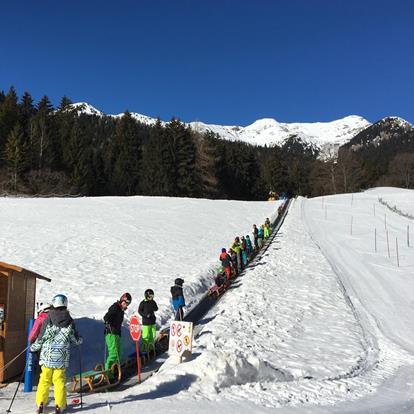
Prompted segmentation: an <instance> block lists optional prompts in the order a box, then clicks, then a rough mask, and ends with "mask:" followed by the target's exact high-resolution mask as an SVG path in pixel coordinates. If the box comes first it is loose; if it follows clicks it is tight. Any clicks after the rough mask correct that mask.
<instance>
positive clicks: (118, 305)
mask: <svg viewBox="0 0 414 414" xmlns="http://www.w3.org/2000/svg"><path fill="white" fill-rule="evenodd" d="M131 301H132V297H131V295H130V294H129V293H128V292H127V293H124V294H123V295H122V296H121V297H120V299H119V300H118V301H116V302H115V303H114V304H112V305H111V306H110V307H109V309H108V311H107V312H106V314H105V316H104V318H103V319H104V321H105V344H106V347H107V348H108V356H107V358H106V361H105V370H107V371H109V370H110V369H111V367H112V365H113V364H114V363H115V362H117V363H118V364H121V356H122V347H121V331H122V322H123V320H124V313H125V311H126V310H127V309H128V306H129V304H130V303H131ZM108 376H109V380H110V381H112V380H114V378H115V376H114V373H113V372H111V371H109V374H108Z"/></svg>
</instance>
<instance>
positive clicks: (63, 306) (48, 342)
mask: <svg viewBox="0 0 414 414" xmlns="http://www.w3.org/2000/svg"><path fill="white" fill-rule="evenodd" d="M52 306H53V308H52V309H50V311H49V315H48V316H47V318H46V320H45V322H44V324H43V328H42V330H41V332H40V334H39V336H38V337H37V339H36V341H35V342H34V343H33V344H32V345H31V347H30V351H31V352H37V351H39V350H40V361H39V364H40V366H41V367H42V373H41V374H40V379H39V384H38V386H37V392H36V405H37V407H38V408H37V413H39V414H40V413H43V412H44V407H45V406H46V404H47V400H48V399H49V388H50V386H51V385H52V384H53V387H54V397H55V414H60V413H62V411H63V410H64V409H65V408H66V404H67V402H66V368H67V367H68V366H69V358H70V344H76V345H80V344H81V343H82V338H81V337H79V335H78V333H77V331H76V327H75V323H74V322H73V319H72V318H71V316H70V314H69V312H68V310H67V306H68V299H67V297H66V296H65V295H56V296H55V297H54V298H53V299H52Z"/></svg>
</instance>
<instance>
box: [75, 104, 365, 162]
mask: <svg viewBox="0 0 414 414" xmlns="http://www.w3.org/2000/svg"><path fill="white" fill-rule="evenodd" d="M72 106H73V107H74V108H76V109H78V111H79V112H82V113H85V114H88V115H97V116H103V115H105V114H104V113H103V112H101V111H99V110H98V109H96V108H94V107H93V106H92V105H90V104H88V103H85V102H78V103H74V104H73V105H72ZM109 116H113V117H116V118H119V117H122V116H123V114H122V113H121V114H117V115H109ZM131 116H132V117H133V118H134V119H136V120H137V121H139V122H142V123H144V124H147V125H154V124H155V123H156V121H157V120H156V118H151V117H149V116H146V115H142V114H138V113H135V112H131ZM163 123H164V122H163ZM187 125H189V126H190V127H191V128H192V129H193V130H194V131H197V132H200V133H204V132H213V133H214V134H217V135H218V136H219V137H220V138H222V139H226V140H229V141H242V142H245V143H248V144H251V145H259V146H265V145H267V146H272V145H282V144H283V143H284V142H285V141H286V139H288V138H290V137H292V136H295V137H297V138H299V139H300V140H302V141H303V142H304V143H306V144H309V145H311V146H313V147H315V148H318V149H319V150H320V151H321V152H322V154H323V155H325V156H328V155H333V156H335V155H336V154H337V152H338V148H339V147H340V146H341V145H343V144H345V143H347V142H348V141H350V140H351V139H352V138H353V137H354V136H355V135H357V134H358V133H359V132H361V131H362V130H364V129H366V128H367V127H368V126H370V125H371V124H370V122H368V121H367V120H366V119H364V118H362V117H360V116H357V115H351V116H347V117H345V118H342V119H338V120H336V121H332V122H312V123H310V122H308V123H283V122H278V121H276V120H275V119H272V118H264V119H258V120H257V121H255V122H253V123H252V124H251V125H248V126H246V127H243V126H238V125H232V126H226V125H215V124H205V123H203V122H199V121H196V122H190V123H187Z"/></svg>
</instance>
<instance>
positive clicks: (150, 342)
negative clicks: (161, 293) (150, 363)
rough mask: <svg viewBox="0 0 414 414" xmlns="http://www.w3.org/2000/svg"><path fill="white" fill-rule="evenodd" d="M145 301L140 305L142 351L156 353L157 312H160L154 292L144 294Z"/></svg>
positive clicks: (149, 290) (148, 290) (147, 291)
mask: <svg viewBox="0 0 414 414" xmlns="http://www.w3.org/2000/svg"><path fill="white" fill-rule="evenodd" d="M144 296H145V299H144V300H143V301H142V302H141V303H140V304H139V307H138V313H139V314H140V315H141V316H142V348H143V349H142V350H143V351H144V352H149V351H150V350H151V349H152V350H153V351H155V334H156V329H157V327H156V325H155V312H156V311H157V310H158V306H157V303H156V302H155V300H154V291H153V290H152V289H147V290H146V291H145V293H144Z"/></svg>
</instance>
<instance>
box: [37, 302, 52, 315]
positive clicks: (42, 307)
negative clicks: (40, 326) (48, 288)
mask: <svg viewBox="0 0 414 414" xmlns="http://www.w3.org/2000/svg"><path fill="white" fill-rule="evenodd" d="M49 309H50V303H47V302H40V303H38V304H37V313H42V312H48V311H49Z"/></svg>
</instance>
